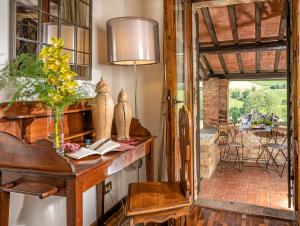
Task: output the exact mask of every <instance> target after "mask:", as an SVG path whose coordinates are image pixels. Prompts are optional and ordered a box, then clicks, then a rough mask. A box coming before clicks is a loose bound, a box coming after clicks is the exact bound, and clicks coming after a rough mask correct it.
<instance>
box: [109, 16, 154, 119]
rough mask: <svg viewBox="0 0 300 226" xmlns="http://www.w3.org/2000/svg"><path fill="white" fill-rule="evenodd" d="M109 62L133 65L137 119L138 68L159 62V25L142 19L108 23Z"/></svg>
mask: <svg viewBox="0 0 300 226" xmlns="http://www.w3.org/2000/svg"><path fill="white" fill-rule="evenodd" d="M107 47H108V62H109V63H110V64H116V65H132V66H134V73H135V117H136V118H138V110H137V84H138V78H137V73H136V66H137V65H147V64H157V63H159V62H160V53H159V36H158V22H157V21H155V20H152V19H148V18H142V17H118V18H113V19H111V20H108V21H107Z"/></svg>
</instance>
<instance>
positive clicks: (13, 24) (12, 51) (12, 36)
mask: <svg viewBox="0 0 300 226" xmlns="http://www.w3.org/2000/svg"><path fill="white" fill-rule="evenodd" d="M37 1H38V3H39V5H40V4H41V2H42V0H37ZM58 1H59V2H60V0H58ZM73 1H78V2H79V1H81V2H83V3H85V4H87V5H88V7H89V16H88V17H89V27H86V29H87V30H88V32H89V46H88V49H89V53H88V55H89V57H88V58H89V64H88V66H87V67H88V70H89V71H88V73H87V76H79V75H78V76H77V77H76V79H77V80H92V33H93V32H92V29H93V23H92V19H93V0H88V3H87V1H84V0H73ZM9 4H10V5H9V7H10V16H9V18H10V22H9V25H10V30H9V40H10V41H9V49H10V50H9V60H10V61H11V60H14V59H15V58H16V41H17V38H16V29H17V28H16V20H17V18H16V16H17V12H16V6H17V0H10V3H9ZM76 5H77V4H76ZM28 8H30V6H29V7H28ZM75 9H76V8H75ZM40 11H41V10H38V12H40ZM59 11H60V8H59ZM46 13H47V12H46ZM77 15H78V14H76V18H77ZM53 17H55V18H56V19H57V20H58V26H61V21H63V22H64V20H62V19H61V18H60V13H58V15H57V16H53ZM40 24H42V23H40V21H39V25H38V26H41V25H40ZM76 24H77V22H76ZM74 25H75V24H74ZM75 27H76V28H75V29H76V30H77V25H76V26H75ZM78 27H80V26H78ZM59 31H60V28H59ZM58 37H60V34H59V35H58ZM75 40H76V38H75ZM36 43H38V44H42V42H41V41H36ZM76 45H77V44H76ZM75 51H77V50H75ZM76 56H77V53H76V55H75V57H76ZM75 68H76V73H77V65H75Z"/></svg>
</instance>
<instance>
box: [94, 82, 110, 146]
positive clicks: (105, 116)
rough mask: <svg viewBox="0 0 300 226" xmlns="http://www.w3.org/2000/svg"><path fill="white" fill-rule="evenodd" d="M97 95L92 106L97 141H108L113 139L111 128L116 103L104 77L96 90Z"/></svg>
mask: <svg viewBox="0 0 300 226" xmlns="http://www.w3.org/2000/svg"><path fill="white" fill-rule="evenodd" d="M95 91H96V93H97V95H96V97H95V98H94V104H93V105H92V111H93V121H94V127H95V129H96V139H97V140H101V139H107V138H110V137H111V127H112V121H113V115H114V101H113V99H112V97H111V96H110V94H109V92H110V88H109V86H108V84H107V82H106V81H105V80H104V78H103V77H102V78H101V80H100V82H98V84H97V86H96V89H95Z"/></svg>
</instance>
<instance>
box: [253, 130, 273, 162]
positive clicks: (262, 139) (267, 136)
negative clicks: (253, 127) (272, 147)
mask: <svg viewBox="0 0 300 226" xmlns="http://www.w3.org/2000/svg"><path fill="white" fill-rule="evenodd" d="M253 134H254V135H255V136H256V137H258V141H259V147H258V148H259V149H258V154H257V158H256V162H259V161H261V159H262V158H263V159H266V158H267V156H268V154H267V152H266V150H265V148H264V147H263V146H264V145H265V144H268V143H270V142H271V140H272V132H271V131H268V130H261V131H254V132H253Z"/></svg>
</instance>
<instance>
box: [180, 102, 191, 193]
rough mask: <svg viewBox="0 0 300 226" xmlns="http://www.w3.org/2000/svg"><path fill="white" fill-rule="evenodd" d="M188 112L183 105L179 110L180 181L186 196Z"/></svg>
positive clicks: (189, 148) (188, 186) (188, 150)
mask: <svg viewBox="0 0 300 226" xmlns="http://www.w3.org/2000/svg"><path fill="white" fill-rule="evenodd" d="M190 129H191V122H190V114H189V112H188V111H187V110H186V108H185V106H183V107H182V108H180V110H179V149H180V158H181V169H180V183H181V187H182V189H183V191H184V192H185V195H186V197H188V198H189V197H190V194H191V179H192V178H191V140H190V136H191V134H190Z"/></svg>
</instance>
